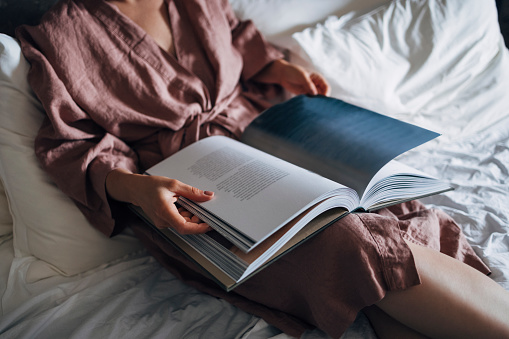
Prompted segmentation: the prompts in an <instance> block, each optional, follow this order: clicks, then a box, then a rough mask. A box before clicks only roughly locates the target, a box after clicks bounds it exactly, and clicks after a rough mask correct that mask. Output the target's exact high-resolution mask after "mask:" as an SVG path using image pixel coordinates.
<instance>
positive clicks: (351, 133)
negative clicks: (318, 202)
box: [242, 96, 438, 196]
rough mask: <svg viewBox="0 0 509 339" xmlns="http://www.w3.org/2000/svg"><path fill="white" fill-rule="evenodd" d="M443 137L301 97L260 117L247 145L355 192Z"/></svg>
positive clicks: (247, 135)
mask: <svg viewBox="0 0 509 339" xmlns="http://www.w3.org/2000/svg"><path fill="white" fill-rule="evenodd" d="M437 136H438V134H437V133H435V132H432V131H429V130H427V129H424V128H421V127H418V126H415V125H411V124H408V123H405V122H403V121H399V120H397V119H393V118H391V117H388V116H384V115H382V114H378V113H375V112H372V111H369V110H367V109H364V108H361V107H357V106H354V105H350V104H348V103H346V102H343V101H341V100H337V99H334V98H330V97H322V96H314V97H308V96H297V97H294V98H292V99H290V100H289V101H286V102H284V103H282V104H278V105H275V106H273V107H271V108H269V109H268V110H266V111H265V112H263V113H262V114H261V115H260V116H259V117H257V118H256V119H255V120H254V121H253V122H252V123H251V124H250V125H249V126H248V127H247V129H246V131H245V132H244V134H243V135H242V141H243V142H244V143H246V144H248V145H252V146H254V147H256V148H258V149H260V150H263V151H265V152H267V153H269V154H272V155H274V156H277V157H279V158H281V159H285V160H287V161H289V162H291V163H293V164H296V165H298V166H300V167H303V168H306V169H308V170H310V171H313V172H316V173H318V174H320V175H322V176H324V177H326V178H329V179H331V180H334V181H336V182H339V183H341V184H343V185H345V186H348V187H350V188H352V189H354V190H355V191H356V192H357V193H358V195H359V196H362V195H363V193H364V191H365V190H366V187H367V185H368V183H369V181H370V180H371V178H372V177H373V176H374V175H375V174H376V173H377V172H378V171H379V170H380V168H382V166H384V165H385V164H387V163H388V162H389V161H390V160H392V159H394V158H395V157H396V156H398V155H400V154H402V153H404V152H406V151H408V150H410V149H412V148H414V147H416V146H418V145H421V144H423V143H425V142H427V141H429V140H431V139H433V138H435V137H437Z"/></svg>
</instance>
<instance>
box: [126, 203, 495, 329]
mask: <svg viewBox="0 0 509 339" xmlns="http://www.w3.org/2000/svg"><path fill="white" fill-rule="evenodd" d="M132 227H133V229H134V230H135V232H136V233H137V234H138V236H139V237H140V239H141V240H142V242H143V243H144V244H145V245H146V246H147V248H148V249H149V250H150V251H151V253H152V254H153V255H154V256H155V257H156V258H157V259H158V260H159V261H160V262H161V263H162V265H163V266H164V267H166V268H167V269H169V270H170V271H171V272H172V273H173V274H175V275H176V276H177V277H179V278H180V279H182V280H183V281H185V282H186V283H188V284H190V285H192V286H194V287H196V288H197V289H199V290H201V291H203V292H206V293H209V294H211V295H214V296H216V297H220V298H223V299H225V300H227V301H228V302H230V303H232V304H234V305H236V306H238V307H240V308H242V309H244V310H246V311H247V312H250V313H253V314H255V315H257V316H260V317H263V318H264V319H265V320H266V321H267V322H269V323H271V324H273V325H275V326H276V327H278V328H280V329H281V330H283V331H285V332H287V333H288V334H291V335H295V336H297V335H299V334H301V333H302V332H303V331H304V330H305V329H306V328H308V327H309V326H310V325H311V326H316V327H318V328H320V329H322V330H323V331H325V332H327V333H328V334H329V335H331V336H333V337H339V336H340V335H341V334H342V333H343V332H344V331H345V330H346V328H348V326H349V325H350V324H351V323H352V322H353V320H354V319H355V317H356V315H357V313H358V312H359V311H360V310H361V309H362V308H364V307H365V306H368V305H372V304H374V303H375V302H377V301H379V300H380V299H382V298H383V297H384V295H385V292H386V291H389V290H398V289H405V288H408V287H410V286H413V285H416V284H419V282H420V280H419V276H418V273H417V270H416V268H415V264H414V261H413V256H412V253H411V251H410V249H409V247H408V246H407V244H406V242H405V241H404V240H403V239H406V240H407V241H413V242H416V243H418V244H421V245H423V246H427V247H431V248H434V249H436V250H440V251H442V252H444V253H446V254H448V255H451V256H453V257H456V258H458V259H459V260H462V261H465V262H466V263H467V264H470V265H472V266H474V267H476V268H477V269H479V270H481V271H483V270H484V271H483V272H485V273H487V272H488V271H487V268H486V267H485V266H484V264H483V263H482V262H481V261H480V259H478V257H477V256H475V253H474V252H473V250H472V249H471V247H470V246H469V245H468V243H467V242H466V240H465V238H464V237H463V235H462V233H461V231H460V230H459V228H458V226H457V225H456V224H455V223H454V222H453V221H452V219H451V218H449V217H448V216H447V215H446V214H444V213H442V212H440V211H434V210H426V209H425V208H424V206H423V205H422V204H420V203H418V202H409V203H405V204H401V205H397V206H394V207H391V208H389V209H383V210H381V211H379V212H378V213H362V214H350V215H348V216H346V217H344V218H343V219H341V220H339V221H337V222H336V223H334V224H333V225H331V226H329V227H328V228H326V229H325V230H323V231H322V232H320V233H319V234H317V235H316V236H314V237H312V238H311V239H309V240H307V241H306V242H305V243H303V244H301V245H300V246H298V247H297V248H295V249H294V250H292V251H291V252H290V253H288V254H286V255H285V256H283V257H282V258H280V259H278V260H277V261H275V262H274V263H272V264H271V265H269V266H268V267H266V268H265V269H264V270H262V271H261V272H259V273H257V274H256V275H255V276H253V277H251V278H250V279H248V280H247V281H246V282H244V283H243V284H241V285H240V286H238V287H237V288H235V289H234V291H232V292H225V291H224V290H222V289H221V288H220V287H219V286H218V285H217V284H216V283H214V282H213V281H212V280H210V279H209V278H207V277H205V276H204V275H203V274H202V271H201V270H200V269H199V268H198V267H197V266H196V265H195V264H194V263H192V262H190V261H189V260H188V259H186V258H185V256H183V255H182V254H181V253H180V252H179V251H178V250H176V249H175V248H174V247H173V246H171V245H168V243H167V242H166V241H165V240H164V239H162V238H161V237H160V236H159V235H158V234H157V233H156V232H154V231H152V230H151V229H150V228H149V227H147V226H145V225H143V224H141V223H135V224H134V225H133V226H132Z"/></svg>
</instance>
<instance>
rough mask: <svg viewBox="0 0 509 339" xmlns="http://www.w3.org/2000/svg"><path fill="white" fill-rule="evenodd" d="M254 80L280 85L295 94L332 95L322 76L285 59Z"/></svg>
mask: <svg viewBox="0 0 509 339" xmlns="http://www.w3.org/2000/svg"><path fill="white" fill-rule="evenodd" d="M252 79H253V80H254V81H257V82H263V83H269V84H279V85H281V86H282V87H283V88H285V89H286V90H288V91H290V92H291V93H293V94H309V95H317V94H321V95H329V94H330V87H329V84H328V83H327V81H326V80H325V79H324V78H323V77H322V76H321V75H320V74H318V73H309V72H308V71H307V70H305V69H304V68H302V67H300V66H298V65H295V64H292V63H290V62H288V61H285V60H283V59H278V60H275V61H273V62H271V63H270V64H269V65H267V66H266V67H265V68H263V69H262V70H261V71H260V72H259V73H257V74H256V75H255V76H254V77H253V78H252Z"/></svg>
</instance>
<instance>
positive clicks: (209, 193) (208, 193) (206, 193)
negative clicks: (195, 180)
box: [203, 191, 214, 196]
mask: <svg viewBox="0 0 509 339" xmlns="http://www.w3.org/2000/svg"><path fill="white" fill-rule="evenodd" d="M203 193H205V195H209V196H213V195H214V192H211V191H203Z"/></svg>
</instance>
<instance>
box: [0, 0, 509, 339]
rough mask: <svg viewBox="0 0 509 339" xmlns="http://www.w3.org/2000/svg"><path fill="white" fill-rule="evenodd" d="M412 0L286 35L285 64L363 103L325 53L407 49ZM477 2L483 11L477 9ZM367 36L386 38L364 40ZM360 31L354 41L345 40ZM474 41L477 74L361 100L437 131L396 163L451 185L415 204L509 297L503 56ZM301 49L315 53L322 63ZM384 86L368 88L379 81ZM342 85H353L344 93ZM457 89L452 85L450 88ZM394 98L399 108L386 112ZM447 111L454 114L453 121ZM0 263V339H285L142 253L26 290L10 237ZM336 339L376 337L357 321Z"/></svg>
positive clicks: (457, 6)
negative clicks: (437, 215)
mask: <svg viewBox="0 0 509 339" xmlns="http://www.w3.org/2000/svg"><path fill="white" fill-rule="evenodd" d="M418 3H426V2H422V1H420V2H417V1H406V2H403V1H395V2H393V3H391V5H390V6H389V7H385V8H384V10H383V11H380V10H378V11H377V12H375V13H370V14H369V15H368V16H363V17H356V18H340V19H338V18H329V20H328V24H327V25H322V26H321V27H313V28H312V29H313V30H312V31H311V30H309V31H303V32H301V33H297V34H296V35H295V36H294V39H295V42H296V45H295V46H294V47H293V49H292V50H291V52H292V54H293V56H294V57H295V60H301V61H302V64H303V65H306V66H307V67H314V68H315V69H317V70H320V71H321V72H323V73H324V74H325V75H326V76H328V79H329V80H330V81H331V83H332V85H333V93H332V94H333V95H334V96H337V97H340V98H347V99H349V100H350V101H351V102H353V103H357V104H359V103H362V99H363V97H364V98H365V96H366V95H368V94H369V93H368V94H366V93H365V92H362V91H361V90H364V89H363V86H361V85H360V84H357V85H358V86H359V90H358V91H356V90H355V88H356V87H355V86H356V84H353V83H352V78H351V77H350V75H349V73H348V71H351V72H354V71H355V72H361V71H362V67H360V66H358V65H357V66H356V65H355V64H350V66H349V67H350V68H349V69H347V70H345V69H343V68H341V69H334V68H332V67H331V66H332V65H333V64H331V63H327V58H333V57H334V55H337V54H338V53H339V54H340V55H341V54H343V53H345V50H344V49H345V46H344V45H341V44H340V42H341V41H343V40H341V39H348V40H349V43H350V45H348V49H349V50H350V51H351V52H352V53H354V52H355V50H356V49H355V48H352V46H356V47H359V48H361V47H362V46H366V44H368V43H369V42H370V40H369V39H375V41H377V42H378V45H379V46H389V45H384V44H382V40H383V39H386V40H385V42H387V38H388V37H389V36H390V37H391V38H392V39H396V40H395V41H393V42H398V44H397V45H398V46H407V47H408V51H411V47H412V45H411V44H412V43H417V42H419V39H420V38H419V35H418V34H417V35H414V36H413V38H414V40H412V39H408V35H404V34H397V33H398V32H397V31H395V32H391V31H390V29H391V28H392V29H397V27H401V26H404V25H403V23H404V22H405V21H404V20H403V19H406V20H407V21H408V22H409V24H413V27H417V26H419V24H416V21H417V23H421V24H422V23H423V22H424V23H425V22H426V20H428V21H429V18H428V19H426V18H423V17H422V16H421V17H419V16H418V15H416V13H414V11H415V10H417V8H418V7H415V6H417V4H418ZM430 3H434V4H436V5H437V7H435V8H434V9H433V10H431V12H429V13H431V14H435V15H441V16H444V17H446V16H447V14H448V13H450V12H447V11H446V9H449V10H451V11H455V12H458V11H459V12H460V13H462V12H461V10H464V9H465V8H466V10H468V11H469V12H470V14H469V15H468V16H466V17H465V21H460V20H455V21H454V24H455V25H458V26H461V25H463V26H464V27H466V26H468V25H471V24H472V21H471V19H472V15H475V14H476V13H477V12H476V10H475V9H472V8H470V7H469V6H470V5H472V3H475V2H473V1H462V0H457V1H449V2H446V1H430ZM478 3H480V4H479V6H484V2H478ZM446 5H447V6H446ZM391 6H392V7H391ZM481 12H482V11H481ZM481 14H482V13H481ZM395 15H397V16H401V17H400V18H399V19H400V21H399V22H400V23H402V24H401V25H400V26H397V25H394V26H387V25H386V23H387V22H388V21H387V20H393V19H395ZM413 18H414V19H413ZM460 18H461V16H460ZM401 20H403V21H401ZM437 20H438V19H437ZM436 23H437V24H441V25H445V24H446V23H445V22H440V21H436ZM327 27H328V28H327ZM377 29H381V30H382V31H383V32H384V34H382V35H377V34H368V33H369V32H376V31H377ZM475 29H480V28H479V27H476V28H475ZM490 32H491V31H490ZM354 33H357V35H355V34H354ZM327 34H335V35H334V37H335V39H336V40H335V41H336V43H331V41H332V40H327V39H325V37H326V36H327ZM341 34H343V35H344V36H343V37H342V36H341ZM359 34H360V35H359ZM363 34H364V35H363ZM465 34H466V33H465ZM359 36H360V37H361V38H362V39H364V40H362V39H361V40H359V39H357V40H355V39H356V37H359ZM421 38H422V36H421ZM442 38H443V37H442ZM446 38H447V37H446ZM451 38H452V37H451ZM320 39H321V40H320ZM480 39H493V40H491V41H492V42H493V41H495V43H496V44H497V46H498V47H497V49H494V50H493V51H494V52H493V54H492V55H491V57H490V58H487V59H485V60H484V59H479V58H478V56H475V55H472V57H473V58H474V59H475V58H477V60H478V63H481V62H486V64H485V67H484V68H482V67H480V66H481V65H475V66H476V67H477V68H475V69H473V68H472V67H467V66H468V65H469V64H466V66H465V68H463V69H461V71H460V70H459V69H456V68H455V67H457V65H458V63H451V64H450V68H449V69H441V70H440V72H438V73H437V71H436V67H438V65H437V64H435V65H436V67H435V68H433V65H432V64H426V65H425V64H422V63H421V64H420V67H425V66H426V67H430V68H427V69H426V70H427V71H428V72H431V71H432V70H435V74H436V77H435V78H433V79H435V80H436V81H437V82H436V83H435V84H434V85H433V86H431V85H430V87H429V88H427V87H425V86H420V87H418V91H417V95H414V99H415V100H413V101H407V102H406V103H407V104H405V102H403V101H401V97H402V95H403V94H404V93H405V92H404V90H405V89H408V88H411V89H412V90H414V89H415V88H416V87H415V85H416V84H415V82H412V81H414V80H415V79H416V78H412V77H409V76H407V75H408V73H407V74H402V75H400V77H399V78H397V79H396V77H397V76H398V75H395V74H394V73H392V74H390V73H389V74H388V75H387V74H386V75H385V76H387V77H390V78H388V79H387V80H388V81H389V80H392V82H389V83H391V84H396V83H397V85H395V87H394V88H393V89H394V91H393V92H392V93H393V94H392V95H391V91H386V92H385V93H387V95H386V96H384V98H383V99H381V98H379V97H378V98H376V100H372V101H369V100H368V101H367V106H369V105H375V104H379V105H381V106H379V107H382V111H385V113H386V114H391V112H394V114H393V115H394V116H396V117H398V118H400V119H403V120H406V121H409V122H414V123H417V124H420V125H426V127H430V128H438V129H440V131H441V132H442V133H444V137H443V138H442V137H441V138H439V139H438V140H437V141H435V142H431V143H429V144H426V145H424V146H423V147H420V148H418V149H415V150H412V151H410V152H408V153H406V154H404V155H403V156H401V157H400V158H399V160H400V161H403V162H405V163H407V164H409V165H411V166H414V167H417V168H419V169H421V170H422V171H424V172H427V173H429V174H432V175H435V176H437V177H440V178H442V179H444V180H447V181H449V182H450V183H451V184H452V185H453V186H454V187H455V190H454V191H451V192H447V193H445V194H441V195H436V196H432V197H428V198H425V199H423V200H422V201H423V202H424V203H425V204H427V205H428V206H429V207H431V208H432V207H437V208H441V209H443V210H444V211H446V212H447V213H448V214H449V215H451V216H452V217H453V218H454V219H455V220H456V222H457V223H458V224H459V225H460V226H461V227H462V229H463V231H464V233H465V235H466V237H467V239H468V241H469V242H470V243H471V245H472V246H473V248H474V250H475V251H476V252H477V254H478V255H479V256H480V257H481V258H482V259H483V260H484V261H485V263H486V264H487V265H488V266H489V267H490V268H491V270H492V272H493V273H492V275H491V278H492V279H494V280H495V281H496V282H498V283H499V284H500V285H502V286H503V287H504V288H505V289H507V290H509V114H508V113H509V100H507V89H508V88H509V52H508V50H507V49H506V48H505V47H503V42H502V40H501V39H502V37H501V36H500V35H499V34H498V35H497V32H491V33H489V34H488V35H486V36H484V37H480ZM496 39H498V40H500V41H497V40H496ZM412 41H413V42H412ZM371 42H373V41H371ZM313 46H314V47H313ZM317 46H318V47H320V49H319V48H318V47H317ZM391 46H394V45H391ZM490 46H491V45H490ZM311 47H313V48H311ZM463 47H464V46H463ZM451 48H452V47H451V45H448V44H438V45H435V47H434V48H433V49H432V52H433V53H436V55H438V56H440V55H445V54H447V52H450V51H451ZM310 49H312V50H314V51H315V52H317V53H318V52H320V55H319V57H320V60H321V63H320V64H318V63H317V62H316V58H315V57H314V56H313V55H312V54H313V53H310V52H309V51H310ZM381 52H384V51H383V49H381ZM381 55H383V53H382V54H381ZM483 55H484V54H483ZM364 57H365V55H361V54H359V55H351V56H350V60H351V61H352V62H354V61H355V60H357V61H358V62H362V60H363V58H364ZM408 57H409V58H410V59H409V65H410V66H409V67H410V68H411V67H413V66H415V65H419V61H422V59H418V60H415V59H414V60H412V59H411V57H412V56H411V55H410V56H408ZM416 57H417V56H416ZM424 65H425V66H424ZM440 66H441V67H443V65H440ZM470 66H471V64H470ZM421 69H422V68H421ZM476 70H478V71H476ZM369 71H370V72H372V75H373V76H374V75H379V76H380V77H382V76H383V74H382V73H383V72H377V71H376V69H375V70H373V69H371V70H369ZM448 71H449V72H448ZM453 71H454V72H453ZM373 72H374V73H373ZM356 74H360V75H362V74H361V73H356ZM412 74H417V73H412ZM446 75H447V76H446ZM366 76H367V75H366ZM465 77H466V78H465ZM460 79H468V81H460ZM383 80H384V79H383V78H380V79H378V80H377V81H378V82H380V83H381V84H382V85H383V84H384V82H383ZM395 80H397V81H395ZM349 84H350V85H352V86H353V89H352V88H351V87H350V89H348V85H349ZM458 84H461V85H462V86H461V89H460V90H458V86H457V85H458ZM340 85H341V86H342V87H340ZM410 85H413V86H410ZM364 87H366V86H364ZM436 88H439V89H440V91H439V92H437V90H436ZM401 91H403V92H401ZM414 93H415V92H414ZM418 99H422V100H418ZM356 100H357V101H359V102H357V101H356ZM416 100H417V101H416ZM395 102H396V103H398V109H397V110H392V109H389V108H393V107H394V103H395ZM402 102H403V104H402V105H400V103H402ZM408 103H413V104H415V105H409V104H408ZM368 108H373V107H368ZM419 112H423V114H419ZM382 113H384V112H382ZM453 113H454V114H455V115H454V119H453V118H451V115H452V114H453ZM448 114H449V115H448ZM455 120H456V121H458V123H455ZM0 257H1V258H2V261H1V262H0V273H1V276H2V279H0V280H1V281H0V287H2V291H3V290H5V293H3V296H2V299H1V302H2V303H1V305H2V312H3V316H2V317H1V318H0V337H1V338H29V337H37V338H97V337H102V338H104V337H110V338H120V337H124V338H148V337H150V338H200V337H204V338H243V339H245V338H250V339H252V338H255V339H256V338H277V339H285V338H289V337H288V336H287V335H285V334H282V333H280V331H278V330H277V329H275V328H274V327H272V326H269V325H267V324H266V323H265V322H264V321H263V320H260V319H258V318H256V317H254V316H251V315H249V314H247V313H245V312H242V311H240V310H238V309H236V308H235V307H233V306H231V305H229V304H227V303H225V302H223V301H222V300H218V299H215V298H213V297H210V296H208V295H204V294H202V293H199V292H197V291H195V290H193V289H192V288H190V287H188V286H186V285H184V284H182V283H181V282H180V281H178V280H177V279H176V278H175V277H173V276H172V275H171V274H170V273H168V272H167V271H165V270H164V269H163V268H161V266H160V265H159V264H158V263H157V262H156V261H155V260H154V259H153V258H152V257H150V256H149V255H148V254H147V253H146V252H145V251H143V250H142V251H139V252H136V253H134V254H131V255H128V256H126V257H124V258H122V259H120V260H117V261H115V262H112V263H109V264H108V265H105V266H103V267H100V268H96V269H93V270H91V271H88V272H86V273H83V274H80V275H76V276H71V277H63V276H53V277H50V278H47V279H44V280H40V281H38V282H36V283H27V282H26V281H25V275H26V272H27V269H28V266H29V264H30V263H31V262H32V261H34V260H35V258H33V257H24V258H13V254H12V240H9V239H7V240H6V241H4V242H3V243H2V244H0ZM304 338H317V339H318V338H327V336H326V335H325V334H323V333H322V332H320V331H319V330H315V331H311V332H308V333H306V334H305V335H304ZM343 338H376V336H375V334H374V332H373V330H372V329H371V327H370V326H369V323H368V322H367V320H366V318H365V317H364V316H363V315H362V314H360V315H359V316H358V318H357V320H356V321H355V323H354V324H353V325H352V327H351V328H350V329H349V330H348V331H347V332H346V333H345V334H344V335H343Z"/></svg>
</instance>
